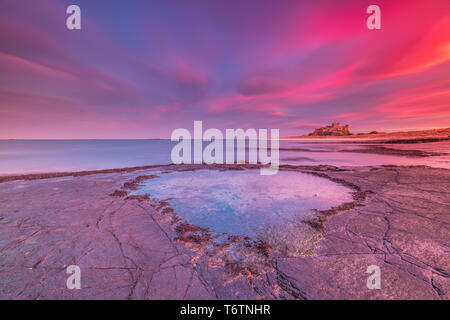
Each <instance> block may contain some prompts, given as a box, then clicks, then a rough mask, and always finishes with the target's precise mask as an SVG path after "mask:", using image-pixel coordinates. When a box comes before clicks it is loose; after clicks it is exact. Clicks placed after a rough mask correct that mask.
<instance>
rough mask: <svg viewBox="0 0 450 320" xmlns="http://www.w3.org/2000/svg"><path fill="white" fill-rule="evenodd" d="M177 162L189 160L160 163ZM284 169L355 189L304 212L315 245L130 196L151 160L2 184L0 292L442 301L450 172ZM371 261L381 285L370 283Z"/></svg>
mask: <svg viewBox="0 0 450 320" xmlns="http://www.w3.org/2000/svg"><path fill="white" fill-rule="evenodd" d="M247 167H248V166H247ZM174 169H176V170H194V169H195V167H194V166H191V167H189V166H186V167H185V168H183V167H180V166H178V167H177V166H172V167H170V166H166V167H165V168H164V170H174ZM222 169H223V170H225V168H222ZM232 169H241V168H240V167H239V166H234V167H232ZM282 169H283V170H299V171H302V172H310V173H313V174H318V175H321V176H324V177H327V178H331V179H334V180H335V181H337V182H339V183H342V184H347V185H348V186H351V187H352V188H354V189H356V190H355V197H356V198H357V199H355V202H354V203H353V204H351V205H347V206H344V207H343V208H338V209H337V210H335V211H334V212H332V211H330V212H323V213H320V219H318V220H317V221H313V222H311V221H310V222H309V223H310V224H311V225H312V226H314V227H316V228H317V229H318V231H320V232H322V233H323V235H322V236H323V239H322V241H321V242H320V246H319V248H318V249H317V250H316V252H315V253H314V254H313V255H308V256H303V257H290V256H288V255H286V254H283V252H276V251H274V250H272V249H271V248H270V247H268V246H267V245H265V244H264V243H261V242H255V241H253V240H252V239H246V238H240V237H229V238H228V240H227V241H225V242H222V243H220V245H219V244H216V243H214V241H213V236H212V235H211V233H210V231H209V230H206V229H202V228H199V227H196V226H193V225H189V224H187V223H186V222H184V221H180V219H179V218H178V217H177V215H176V213H174V212H173V210H171V208H170V207H169V206H168V204H167V202H166V201H164V199H159V200H155V199H151V195H150V197H135V198H133V197H129V196H127V192H126V189H127V188H126V187H128V188H132V187H133V182H134V183H139V179H141V178H139V177H142V176H147V178H151V175H152V174H153V173H154V172H153V171H152V169H145V170H143V169H141V170H134V171H133V170H124V171H120V170H117V171H113V172H108V173H103V174H86V175H79V176H70V175H64V176H62V177H55V175H53V176H52V178H50V179H42V178H45V176H40V177H39V178H40V179H37V180H15V181H7V182H3V183H1V184H0V298H1V299H235V298H237V299H260V298H265V299H327V298H328V299H368V298H370V299H375V298H384V299H386V298H387V299H410V298H411V299H448V295H449V292H450V283H449V266H450V259H449V246H450V229H449V223H450V210H449V203H450V195H449V194H450V170H445V169H431V168H425V167H411V168H409V167H379V168H369V167H367V168H344V169H337V168H335V167H328V166H320V167H292V166H286V167H284V168H282ZM127 183H128V184H127ZM358 197H359V198H358ZM69 265H78V266H79V267H80V268H81V286H82V288H81V289H80V290H68V289H67V287H66V280H67V278H68V276H69V275H68V274H66V268H67V266H69ZM370 265H377V266H379V267H380V269H381V289H380V290H369V289H368V288H367V287H366V280H367V278H368V276H369V274H367V273H366V269H367V267H368V266H370Z"/></svg>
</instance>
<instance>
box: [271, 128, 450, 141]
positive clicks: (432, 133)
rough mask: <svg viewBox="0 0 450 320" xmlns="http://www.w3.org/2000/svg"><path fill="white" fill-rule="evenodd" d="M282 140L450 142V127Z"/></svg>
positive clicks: (287, 137) (307, 136) (295, 137)
mask: <svg viewBox="0 0 450 320" xmlns="http://www.w3.org/2000/svg"><path fill="white" fill-rule="evenodd" d="M280 139H281V140H328V141H333V140H335V141H336V140H338V141H340V142H342V141H349V142H350V141H357V142H361V141H371V142H375V141H377V142H378V141H380V142H384V143H387V141H390V143H408V142H410V143H414V142H437V141H447V140H450V127H449V128H441V129H430V130H417V131H398V132H389V133H360V134H352V135H345V136H310V135H299V136H286V137H280Z"/></svg>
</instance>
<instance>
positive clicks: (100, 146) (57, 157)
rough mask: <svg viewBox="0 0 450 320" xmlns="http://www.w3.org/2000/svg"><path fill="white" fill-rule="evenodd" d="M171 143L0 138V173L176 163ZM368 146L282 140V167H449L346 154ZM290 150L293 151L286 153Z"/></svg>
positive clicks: (432, 147)
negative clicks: (293, 165)
mask: <svg viewBox="0 0 450 320" xmlns="http://www.w3.org/2000/svg"><path fill="white" fill-rule="evenodd" d="M175 144H176V143H174V142H171V141H169V140H0V174H1V175H6V174H22V173H37V172H41V173H42V172H56V171H81V170H99V169H111V168H124V167H134V166H142V165H153V164H168V163H171V159H170V153H171V150H172V147H173V146H174V145H175ZM365 147H367V145H359V144H338V143H316V142H314V141H284V140H282V141H280V149H281V151H280V162H281V164H304V165H317V164H329V165H336V166H366V165H373V166H375V165H388V164H392V165H428V166H432V167H442V168H450V156H449V154H447V155H445V156H438V157H427V158H411V157H405V156H388V155H379V154H365V153H355V152H343V150H350V151H351V150H354V149H361V148H365ZM392 147H394V148H401V149H415V150H417V149H419V150H426V151H440V152H449V153H450V143H449V142H440V143H427V144H413V145H395V146H392ZM283 149H288V150H283Z"/></svg>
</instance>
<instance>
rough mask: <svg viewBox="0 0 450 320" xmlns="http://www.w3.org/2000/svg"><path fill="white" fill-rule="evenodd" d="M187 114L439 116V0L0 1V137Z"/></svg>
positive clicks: (235, 124) (107, 128)
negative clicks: (72, 17)
mask: <svg viewBox="0 0 450 320" xmlns="http://www.w3.org/2000/svg"><path fill="white" fill-rule="evenodd" d="M70 4H77V5H79V6H80V8H81V16H82V29H81V30H72V31H69V30H68V29H67V28H66V18H67V16H68V15H67V14H66V8H67V6H68V5H70ZM371 4H377V5H378V6H380V8H381V23H382V29H381V30H368V29H367V27H366V19H367V17H368V16H369V15H368V14H366V8H367V7H368V6H369V5H371ZM194 120H202V121H203V126H204V128H205V129H206V128H219V129H222V130H223V129H225V128H279V129H280V134H281V135H282V136H287V135H294V134H304V133H308V132H311V131H312V130H313V129H314V128H316V127H318V126H323V125H327V124H329V123H331V122H332V121H339V122H341V123H343V124H347V123H348V124H350V128H351V130H352V131H354V132H361V131H371V130H378V131H394V130H409V129H428V128H434V127H449V126H450V1H449V0H427V1H424V0H408V1H401V0H395V1H392V0H388V1H372V0H370V1H363V0H358V1H356V0H355V1H336V0H330V1H317V0H316V1H312V0H311V1H300V0H296V1H280V0H276V1H275V0H274V1H260V0H259V1H258V0H220V1H219V0H205V1H200V0H194V1H173V0H161V1H99V0H95V1H92V0H68V1H66V0H39V1H31V0H30V1H27V0H1V1H0V139H10V138H16V139H27V138H34V139H38V138H45V139H52V138H56V139H65V138H151V137H162V138H168V137H170V134H171V132H172V131H173V130H174V129H176V128H180V127H183V128H187V129H189V130H192V127H193V121H194Z"/></svg>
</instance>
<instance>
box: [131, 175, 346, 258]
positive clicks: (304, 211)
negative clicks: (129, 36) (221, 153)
mask: <svg viewBox="0 0 450 320" xmlns="http://www.w3.org/2000/svg"><path fill="white" fill-rule="evenodd" d="M133 194H148V195H149V196H150V197H151V198H154V199H158V200H165V199H170V200H169V201H168V202H169V203H170V205H171V207H172V208H173V209H174V210H175V212H176V213H177V214H178V215H179V216H180V218H182V219H184V220H186V221H187V222H189V223H192V224H195V225H198V226H200V227H203V228H210V229H212V230H213V231H214V232H215V233H216V234H221V233H227V234H228V235H235V236H249V237H251V238H253V239H255V240H264V241H266V242H269V243H270V244H271V245H272V246H275V247H278V248H280V249H287V250H288V251H293V252H297V253H300V252H303V253H304V252H305V250H308V249H311V248H312V245H313V243H315V242H316V241H317V240H318V238H319V234H318V233H317V232H316V231H315V230H313V229H312V228H311V227H309V225H307V224H305V223H303V221H304V220H306V219H308V218H311V215H313V214H314V213H315V212H314V209H316V210H326V209H329V208H331V207H333V206H337V205H340V204H342V203H344V202H349V201H352V196H351V190H350V189H348V188H346V187H344V186H341V185H339V184H337V183H334V182H332V181H330V180H327V179H325V178H320V177H317V176H313V175H310V174H305V173H300V172H293V171H279V172H278V173H277V174H276V175H273V176H261V175H260V173H259V170H242V171H241V170H239V171H218V170H196V171H184V172H176V171H175V172H172V173H168V174H161V175H159V176H158V177H156V178H153V179H149V180H146V181H144V183H143V184H142V185H141V186H140V187H139V188H138V190H136V191H133Z"/></svg>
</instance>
